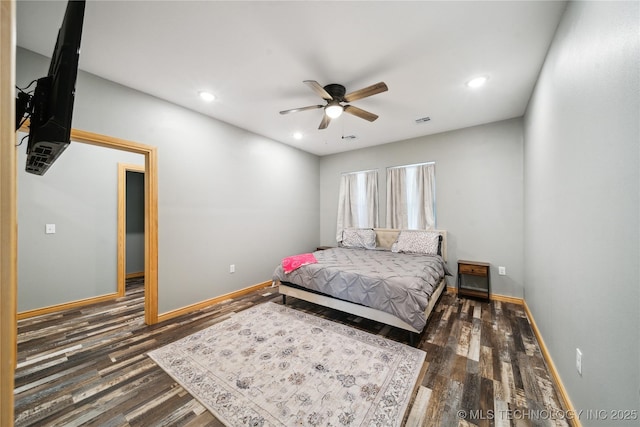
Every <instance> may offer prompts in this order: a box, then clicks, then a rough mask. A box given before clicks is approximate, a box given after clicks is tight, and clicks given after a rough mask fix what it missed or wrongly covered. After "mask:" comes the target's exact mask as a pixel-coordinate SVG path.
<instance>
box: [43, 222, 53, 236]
mask: <svg viewBox="0 0 640 427" xmlns="http://www.w3.org/2000/svg"><path fill="white" fill-rule="evenodd" d="M44 232H45V233H46V234H55V232H56V225H55V224H46V225H45V227H44Z"/></svg>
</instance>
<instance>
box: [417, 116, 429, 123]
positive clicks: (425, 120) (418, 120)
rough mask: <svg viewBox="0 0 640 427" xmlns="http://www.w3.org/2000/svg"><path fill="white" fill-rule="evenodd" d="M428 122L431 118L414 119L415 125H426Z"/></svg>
mask: <svg viewBox="0 0 640 427" xmlns="http://www.w3.org/2000/svg"><path fill="white" fill-rule="evenodd" d="M430 120H431V117H422V118H419V119H416V123H417V124H420V123H426V122H428V121H430Z"/></svg>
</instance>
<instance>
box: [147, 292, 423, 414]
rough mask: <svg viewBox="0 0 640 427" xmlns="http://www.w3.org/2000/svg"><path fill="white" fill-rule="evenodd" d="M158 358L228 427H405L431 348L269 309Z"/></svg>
mask: <svg viewBox="0 0 640 427" xmlns="http://www.w3.org/2000/svg"><path fill="white" fill-rule="evenodd" d="M149 356H151V358H153V360H154V361H155V362H156V363H157V364H158V365H160V366H161V367H162V368H163V369H164V370H165V371H166V372H167V373H168V374H169V375H171V376H172V377H173V378H174V379H175V380H176V381H177V382H178V383H180V384H181V385H182V386H183V387H184V388H185V389H186V390H187V391H189V392H190V393H191V394H192V395H193V396H194V397H196V398H197V399H198V400H199V401H200V402H202V404H203V405H204V406H205V407H207V409H209V410H210V411H211V412H212V413H213V414H214V415H215V416H216V417H218V419H219V420H220V421H222V422H223V423H225V425H228V426H246V425H250V426H293V425H300V426H362V425H384V426H399V425H400V424H401V422H402V419H403V416H404V412H405V411H406V409H407V406H408V404H409V400H410V399H411V394H412V392H413V389H414V385H415V383H416V380H417V378H418V375H419V373H420V369H421V367H422V364H423V362H424V358H425V352H424V351H422V350H418V349H415V348H413V347H409V346H407V345H404V344H401V343H398V342H395V341H391V340H388V339H386V338H382V337H379V336H377V335H373V334H370V333H367V332H364V331H360V330H357V329H354V328H351V327H348V326H345V325H341V324H339V323H335V322H331V321H328V320H326V319H321V318H318V317H315V316H313V315H310V314H306V313H303V312H300V311H297V310H294V309H291V308H289V307H286V306H282V305H278V304H275V303H265V304H260V305H258V306H255V307H251V308H249V309H247V310H244V311H242V312H239V313H237V314H235V315H233V316H232V317H231V318H229V319H227V320H225V321H223V322H220V323H217V324H215V325H213V326H211V327H209V328H207V329H204V330H202V331H200V332H197V333H195V334H193V335H190V336H188V337H185V338H183V339H181V340H179V341H176V342H174V343H171V344H169V345H166V346H164V347H162V348H159V349H157V350H154V351H152V352H150V353H149Z"/></svg>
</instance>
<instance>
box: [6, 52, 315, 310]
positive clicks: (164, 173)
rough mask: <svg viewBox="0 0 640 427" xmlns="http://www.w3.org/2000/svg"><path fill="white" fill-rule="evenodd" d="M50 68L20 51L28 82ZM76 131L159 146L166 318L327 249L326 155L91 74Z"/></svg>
mask: <svg viewBox="0 0 640 427" xmlns="http://www.w3.org/2000/svg"><path fill="white" fill-rule="evenodd" d="M47 68H48V59H46V58H44V57H42V56H40V55H37V54H34V53H33V52H29V51H26V50H24V49H20V48H19V49H18V50H17V66H16V74H17V81H18V84H22V85H24V84H26V83H28V82H29V81H31V79H33V78H36V77H40V76H42V75H44V74H45V73H46V70H47ZM195 95H196V94H195V93H194V96H195ZM221 108H223V106H221ZM73 126H74V127H75V128H78V129H82V130H87V131H91V132H96V133H100V134H105V135H110V136H113V137H118V138H123V139H126V140H130V141H135V142H139V143H142V144H148V145H153V146H156V147H158V161H159V165H158V170H159V176H158V187H159V188H158V192H159V194H158V209H159V212H158V216H159V218H158V221H159V237H158V239H159V243H158V246H159V248H158V251H159V255H158V256H159V259H158V264H159V265H158V275H159V277H158V282H159V283H158V289H159V312H160V313H163V312H166V311H170V310H173V309H178V308H181V307H184V306H187V305H190V304H194V303H198V302H200V301H203V300H206V299H209V298H212V297H215V296H219V295H222V294H225V293H228V292H232V291H234V290H238V289H242V288H244V287H247V286H251V285H254V284H257V283H261V282H264V281H265V280H270V279H271V275H272V273H273V270H274V268H275V266H276V265H277V264H278V263H279V262H280V261H281V259H282V258H283V257H284V256H287V255H291V254H292V253H299V252H303V251H305V252H306V251H309V250H311V249H313V248H315V247H316V246H317V244H318V240H319V229H318V223H319V213H318V212H319V200H318V192H319V178H318V177H319V159H318V157H317V156H314V155H312V154H308V153H305V152H302V151H300V150H297V149H294V148H292V147H289V146H286V145H284V144H281V143H278V142H275V141H272V140H269V139H266V138H264V137H260V136H257V135H255V134H252V133H249V132H247V131H245V130H242V129H239V128H236V127H234V126H231V125H228V124H226V123H222V122H220V121H217V120H214V119H211V118H209V117H206V116H204V115H201V114H198V113H195V112H193V111H190V110H187V109H184V108H181V107H178V106H176V105H174V104H171V103H168V102H165V101H162V100H160V99H157V98H154V97H152V96H149V95H146V94H143V93H140V92H137V91H134V90H131V89H129V88H126V87H123V86H120V85H117V84H114V83H112V82H109V81H107V80H104V79H101V78H98V77H96V76H94V75H91V74H88V73H84V72H81V73H79V75H78V82H77V85H76V102H75V108H74V117H73ZM66 154H67V153H65V154H63V156H64V155H66ZM61 158H62V157H61ZM45 179H46V176H45ZM19 220H20V218H19ZM26 257H27V256H26V255H23V258H26ZM230 264H235V266H236V272H235V273H234V274H230V273H229V265H230ZM18 286H19V287H20V286H21V282H20V279H19V280H18Z"/></svg>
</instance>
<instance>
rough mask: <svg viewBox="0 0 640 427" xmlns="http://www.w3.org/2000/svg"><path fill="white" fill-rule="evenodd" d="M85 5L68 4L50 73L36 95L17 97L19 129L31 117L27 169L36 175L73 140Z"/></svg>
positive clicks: (43, 171) (20, 95)
mask: <svg viewBox="0 0 640 427" xmlns="http://www.w3.org/2000/svg"><path fill="white" fill-rule="evenodd" d="M84 7H85V1H84V0H81V1H73V0H71V1H69V2H68V3H67V9H66V12H65V14H64V19H63V20H62V25H61V27H60V30H59V31H58V38H57V40H56V46H55V48H54V50H53V56H52V57H51V63H50V65H49V72H48V74H47V76H45V77H42V78H40V79H38V81H37V84H36V88H35V91H34V93H33V95H27V94H25V93H24V92H20V93H19V94H18V95H17V97H16V130H18V129H19V127H20V124H21V123H22V122H23V121H24V120H25V119H26V118H27V117H28V118H30V124H29V142H28V144H27V164H26V168H25V170H26V171H27V172H29V173H32V174H36V175H44V174H45V172H47V170H48V169H49V167H51V165H52V164H53V162H55V161H56V159H57V158H58V156H60V154H62V152H63V151H64V150H65V149H66V148H67V146H68V145H69V142H70V137H71V117H72V115H73V101H74V98H75V86H76V77H77V75H78V59H79V58H80V39H81V37H82V24H83V21H84Z"/></svg>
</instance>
